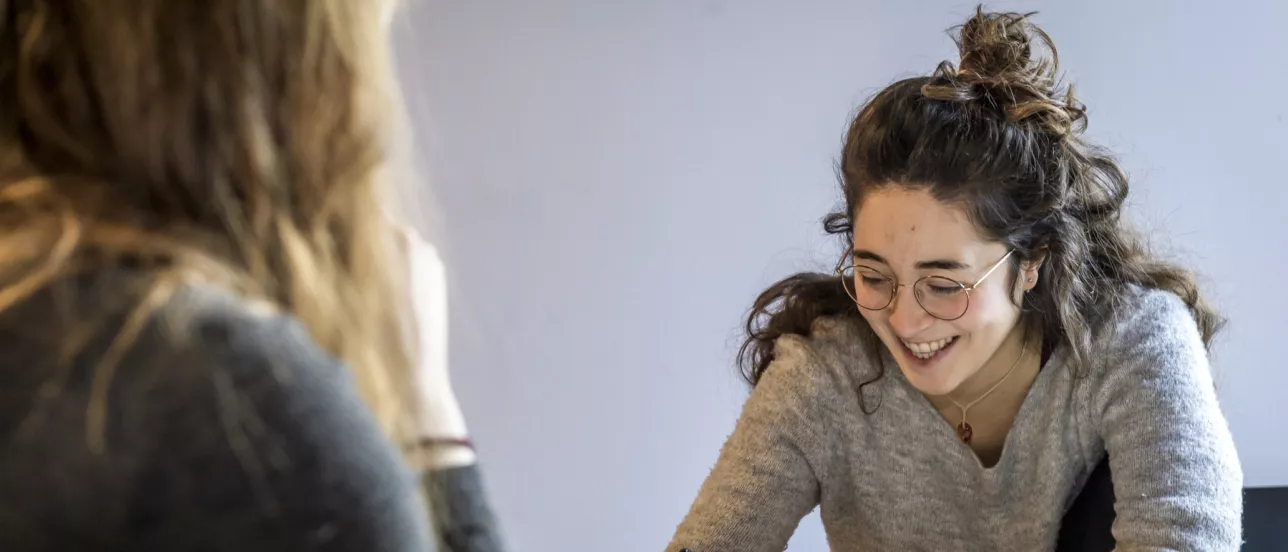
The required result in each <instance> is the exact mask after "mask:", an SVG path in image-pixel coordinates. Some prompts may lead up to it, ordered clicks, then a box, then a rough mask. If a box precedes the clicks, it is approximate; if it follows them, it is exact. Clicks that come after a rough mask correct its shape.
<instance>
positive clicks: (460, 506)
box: [422, 464, 505, 552]
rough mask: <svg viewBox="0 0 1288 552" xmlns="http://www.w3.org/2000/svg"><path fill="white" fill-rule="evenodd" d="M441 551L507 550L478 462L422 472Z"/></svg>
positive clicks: (491, 551) (498, 551)
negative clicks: (489, 501) (484, 486)
mask: <svg viewBox="0 0 1288 552" xmlns="http://www.w3.org/2000/svg"><path fill="white" fill-rule="evenodd" d="M422 479H423V482H424V485H425V494H426V496H428V497H429V505H430V510H431V511H432V512H433V513H434V529H435V534H436V535H437V537H438V547H439V550H440V552H504V550H505V547H504V546H503V545H502V543H501V534H500V529H499V528H498V524H497V521H496V516H495V515H494V514H493V513H492V507H491V505H490V504H488V501H487V493H486V492H485V490H484V488H483V475H482V472H481V471H480V469H479V466H478V464H471V465H469V466H461V467H454V468H446V469H435V470H427V471H426V472H425V473H424V475H423V476H422Z"/></svg>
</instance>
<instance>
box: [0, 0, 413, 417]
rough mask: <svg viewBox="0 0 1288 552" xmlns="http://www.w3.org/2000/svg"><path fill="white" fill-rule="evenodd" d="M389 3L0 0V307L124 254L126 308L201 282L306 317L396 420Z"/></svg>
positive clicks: (400, 314)
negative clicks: (129, 297)
mask: <svg viewBox="0 0 1288 552" xmlns="http://www.w3.org/2000/svg"><path fill="white" fill-rule="evenodd" d="M384 4H385V2H383V1H372V0H209V1H202V2H188V1H175V0H112V1H98V2H60V1H52V0H50V1H42V0H26V1H23V0H0V311H3V310H5V309H9V308H11V307H12V306H14V305H15V304H16V303H19V302H21V301H22V300H23V299H25V298H27V297H29V296H31V295H32V294H33V293H35V292H37V291H39V290H41V289H44V288H45V287H47V286H49V285H51V284H52V283H55V282H58V281H60V280H64V279H66V278H67V277H69V276H71V275H73V274H76V273H78V272H81V271H84V270H95V269H99V268H103V267H109V266H113V265H120V264H124V263H129V264H130V265H132V266H139V265H142V266H147V267H150V271H149V273H151V274H153V275H154V276H155V277H154V278H151V279H150V280H149V282H150V283H149V284H148V286H147V287H148V289H147V290H146V291H147V292H146V293H144V294H142V295H140V297H139V310H138V313H139V314H140V316H136V317H134V319H135V320H136V321H138V320H144V319H146V318H147V313H148V311H149V310H151V309H154V308H155V307H156V305H158V304H160V303H162V302H164V297H165V295H166V293H168V291H169V290H172V289H174V288H175V287H176V285H177V283H179V282H182V281H187V280H190V279H192V278H194V277H195V278H198V279H202V280H205V281H207V282H208V283H214V284H217V285H220V286H223V287H225V288H226V289H229V290H231V291H232V292H234V293H236V294H239V295H241V296H243V297H245V298H247V299H249V300H253V301H262V302H266V303H268V304H271V305H272V306H274V307H275V308H276V309H277V310H280V311H282V312H285V313H289V314H290V315H293V316H294V317H296V318H297V319H299V320H300V321H301V322H302V323H303V324H304V326H305V327H306V328H307V329H308V330H309V331H310V332H311V334H312V336H313V338H314V339H315V340H316V341H317V342H318V343H319V344H320V345H321V346H322V348H323V349H325V350H326V351H328V352H330V353H331V354H333V355H335V356H337V357H339V358H341V359H343V360H345V361H347V363H348V365H349V366H350V367H351V368H352V369H353V371H354V373H355V376H356V380H357V382H358V386H359V390H360V392H361V393H362V394H363V395H364V397H365V398H366V399H367V400H368V402H369V403H370V405H371V406H372V408H373V410H374V411H375V412H376V414H377V416H378V418H379V419H380V420H381V422H382V424H383V426H384V428H385V429H386V430H387V431H389V432H390V434H391V436H392V434H394V433H396V432H398V430H399V425H400V424H399V423H398V422H399V421H400V420H401V417H400V413H401V412H402V410H403V409H402V407H401V405H402V403H403V401H402V400H401V399H402V397H401V395H400V393H401V391H400V390H401V389H405V388H406V387H408V386H406V385H402V381H403V380H405V379H406V378H408V377H409V371H410V369H411V361H410V359H411V358H412V355H413V354H414V351H412V350H411V349H410V347H411V344H410V343H411V341H412V340H409V339H407V336H406V335H405V329H406V328H407V325H406V321H407V320H408V318H407V310H406V309H405V308H404V307H402V306H401V305H403V304H405V302H404V301H401V300H399V298H398V294H399V290H400V289H402V286H403V285H404V284H405V282H401V281H400V278H399V276H398V275H399V274H401V273H402V272H401V271H400V269H399V268H398V267H399V263H400V262H402V260H401V259H400V258H399V257H398V256H397V254H396V249H395V248H394V242H393V239H392V238H393V233H392V229H393V227H392V225H391V223H390V221H389V220H388V218H387V217H386V216H385V210H384V207H385V206H384V205H383V204H382V201H383V199H382V197H383V195H382V194H383V193H384V192H383V186H382V181H383V180H384V178H382V176H381V175H382V172H383V171H384V167H385V165H386V162H385V161H386V160H385V156H386V151H387V149H388V144H387V141H388V139H389V136H390V132H389V128H390V127H389V121H390V115H391V110H390V109H389V107H390V106H392V105H396V103H397V96H396V87H395V86H393V76H392V70H391V68H390V67H389V64H390V62H389V52H388V51H387V50H388V40H387V37H386V36H385V35H386V31H385V24H384V22H383V21H382V19H383V17H384V10H385V9H386V8H387V6H384ZM122 333H123V335H124V334H126V333H128V329H127V331H125V332H122ZM105 370H106V369H105ZM100 376H101V379H104V380H109V379H110V372H108V373H107V374H105V375H100ZM95 388H96V389H104V388H105V387H104V386H103V385H99V382H97V381H96V382H95ZM90 415H91V418H90V422H91V424H90V425H91V426H93V425H95V414H94V406H93V403H91V413H90ZM101 415H102V413H101V412H100V413H99V414H98V417H100V418H101ZM99 425H101V420H99Z"/></svg>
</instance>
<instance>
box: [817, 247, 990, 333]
mask: <svg viewBox="0 0 1288 552" xmlns="http://www.w3.org/2000/svg"><path fill="white" fill-rule="evenodd" d="M1013 253H1015V250H1014V249H1012V250H1011V251H1008V252H1007V253H1006V255H1004V256H1002V259H1001V260H999V261H997V263H996V264H994V265H993V266H992V267H991V268H989V269H988V272H985V273H984V275H983V276H980V277H979V279H978V280H975V283H974V284H971V285H969V286H968V285H966V284H963V283H961V282H958V281H957V280H953V279H952V278H945V277H943V276H926V277H924V278H922V279H920V280H917V281H916V282H915V283H913V284H912V296H913V297H916V298H917V304H918V305H921V308H922V309H925V311H926V313H928V314H930V316H933V317H935V318H938V319H940V320H949V321H951V320H957V319H958V318H961V317H962V316H965V315H966V310H967V309H969V308H970V294H971V292H972V291H975V289H976V288H978V287H979V284H980V283H981V282H983V281H984V279H985V278H988V276H989V275H990V274H992V273H993V272H995V271H996V270H997V267H999V266H1002V263H1005V262H1006V260H1007V259H1009V258H1011V254H1013ZM841 262H842V263H844V262H845V261H841ZM836 273H837V274H839V275H840V276H841V286H842V287H844V288H845V293H847V294H849V296H850V298H851V299H853V300H854V303H855V304H857V305H858V306H859V307H860V308H863V309H867V310H874V311H878V310H881V309H884V308H886V307H888V306H890V304H891V303H893V302H894V296H895V294H897V293H898V292H899V288H900V287H903V286H905V285H907V284H899V283H896V282H895V280H894V279H893V278H890V277H887V276H886V275H884V274H882V273H881V272H879V271H878V270H876V269H875V268H872V267H870V266H867V265H862V264H858V263H855V264H853V265H851V266H838V267H836Z"/></svg>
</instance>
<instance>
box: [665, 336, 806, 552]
mask: <svg viewBox="0 0 1288 552" xmlns="http://www.w3.org/2000/svg"><path fill="white" fill-rule="evenodd" d="M804 347H805V345H804V344H803V343H801V340H800V338H798V337H796V336H787V337H784V338H782V339H780V340H779V342H778V344H777V350H776V359H775V360H774V362H773V363H772V364H771V365H770V366H769V368H768V370H767V371H766V372H765V373H764V375H763V376H762V377H761V379H760V382H759V383H758V384H757V385H756V387H755V389H754V390H753V391H752V393H751V396H750V398H748V400H747V402H746V403H745V405H744V406H743V410H742V415H741V417H740V418H739V420H738V423H737V426H736V427H735V429H734V432H733V434H732V435H731V436H730V437H729V439H728V440H727V441H726V442H725V444H724V448H723V449H722V450H721V452H720V458H719V460H717V462H716V465H715V468H714V469H713V470H712V471H711V474H710V475H709V476H708V477H707V479H706V482H705V483H703V485H702V489H701V491H699V493H698V497H697V500H695V501H694V503H693V505H692V507H691V508H690V510H689V514H688V515H687V516H686V517H685V518H684V521H683V523H681V524H680V526H679V528H678V530H677V531H676V533H675V537H674V539H673V540H672V541H671V544H670V546H668V547H667V549H666V550H667V551H668V552H678V551H680V550H686V549H687V550H691V551H692V552H781V551H782V550H783V548H784V547H786V545H787V541H788V540H789V539H790V538H791V535H792V533H793V532H794V531H795V530H796V526H797V525H798V524H799V523H800V520H801V518H803V517H804V516H805V514H807V513H809V511H810V510H811V509H812V508H813V507H814V506H816V505H817V504H818V501H819V493H820V488H819V481H821V480H822V479H823V477H824V474H823V473H821V470H822V469H824V466H825V465H824V463H823V462H822V461H821V459H822V458H824V457H825V449H826V448H827V440H826V439H825V438H824V437H823V436H822V435H821V432H820V431H819V429H818V427H816V424H820V423H823V422H822V421H821V419H820V416H823V415H824V413H823V404H824V402H825V401H826V400H827V398H826V397H824V396H822V395H823V394H824V393H826V392H830V391H829V390H828V387H829V384H828V382H827V381H826V380H827V378H826V377H824V376H823V375H822V374H821V369H820V367H819V365H818V363H817V362H816V360H815V359H814V358H812V357H811V356H810V355H808V354H807V352H806V351H805V350H804Z"/></svg>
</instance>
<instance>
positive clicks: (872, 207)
mask: <svg viewBox="0 0 1288 552" xmlns="http://www.w3.org/2000/svg"><path fill="white" fill-rule="evenodd" d="M854 250H855V260H856V262H857V263H860V264H864V265H867V266H870V267H872V268H874V269H876V271H878V272H880V273H881V275H883V276H885V277H887V278H891V279H893V280H894V281H895V282H896V283H899V284H907V285H905V286H901V287H899V288H898V291H897V293H896V295H895V298H894V301H893V302H892V303H891V304H890V306H888V307H886V308H885V309H882V310H877V311H873V310H867V309H860V312H861V313H862V315H863V317H864V318H865V319H866V320H867V321H868V324H869V325H870V326H871V327H872V329H873V330H874V331H875V332H876V334H877V335H878V336H879V337H880V338H881V341H882V343H884V344H885V346H886V348H887V349H889V351H890V353H891V355H892V356H893V357H894V359H895V361H896V362H897V363H898V365H899V369H900V371H902V372H903V375H904V377H905V378H906V379H907V380H908V382H909V383H911V384H912V386H913V387H915V388H916V389H917V390H918V391H921V393H922V394H924V395H925V396H926V398H927V399H928V400H929V402H930V403H931V404H932V405H933V406H934V407H935V408H936V409H937V410H938V411H939V412H940V413H941V414H942V415H943V417H944V418H945V420H946V421H947V422H948V423H950V424H951V425H953V426H956V425H957V423H958V422H959V421H960V420H961V417H962V413H961V410H960V409H959V408H958V407H957V406H956V405H955V404H954V402H953V401H954V400H955V401H956V402H957V403H960V404H962V405H965V404H968V403H970V402H972V401H974V400H975V399H977V398H979V397H980V396H982V395H983V394H984V393H985V392H987V391H988V390H989V389H990V388H991V387H993V385H994V384H997V383H998V382H999V381H1001V382H1002V383H1001V385H1000V386H999V387H998V388H997V389H996V390H995V391H993V392H992V393H991V394H989V395H988V396H987V397H985V398H984V400H982V401H980V402H979V403H977V404H976V405H975V406H972V407H971V408H970V410H969V413H968V420H969V421H970V424H971V426H972V427H973V428H974V434H975V437H974V439H973V440H972V442H971V448H972V449H974V451H975V452H976V454H977V455H979V457H980V459H981V460H982V461H983V462H984V464H986V465H992V464H993V463H995V462H996V460H997V458H998V457H999V456H1000V455H1001V450H1002V446H1003V444H1004V443H1005V438H1006V433H1007V432H1008V430H1009V429H1010V426H1011V422H1012V421H1013V420H1014V418H1015V415H1016V413H1017V412H1018V411H1019V408H1020V406H1021V404H1022V403H1023V399H1024V396H1025V394H1026V393H1027V392H1028V389H1029V387H1030V386H1031V385H1032V383H1033V380H1034V379H1035V378H1036V376H1037V372H1038V368H1039V366H1040V362H1041V361H1040V358H1039V357H1040V354H1039V353H1038V351H1040V350H1041V343H1040V342H1037V340H1036V339H1031V340H1030V342H1029V343H1028V344H1027V345H1025V343H1024V341H1025V336H1024V331H1023V327H1022V325H1020V324H1019V321H1020V305H1022V304H1023V301H1024V292H1025V291H1026V290H1029V289H1032V288H1033V287H1034V286H1036V285H1037V278H1038V268H1039V266H1040V264H1041V263H1040V261H1038V262H1026V263H1022V264H1021V266H1020V267H1019V270H1020V278H1018V279H1013V273H1014V270H1015V269H1014V268H1012V263H1011V261H1010V260H1007V261H1006V262H1005V263H1003V264H1002V266H1000V267H999V268H998V269H997V270H995V271H994V272H993V273H992V274H990V275H989V276H988V277H987V278H985V279H984V280H983V281H982V282H980V284H979V286H978V287H977V288H975V289H974V290H973V291H971V293H970V307H969V309H967V311H966V313H965V314H964V315H963V316H962V317H961V318H958V319H956V320H952V321H946V320H940V319H938V318H935V317H933V316H931V315H930V314H929V313H927V312H926V311H925V310H924V309H923V308H922V307H921V305H920V304H918V303H917V300H916V298H915V297H914V296H913V291H912V284H913V283H914V282H916V281H917V280H918V279H920V278H923V277H925V276H943V277H947V278H951V279H953V280H956V281H958V282H961V283H963V284H966V285H967V286H970V285H971V284H974V283H975V282H976V281H978V280H979V278H980V277H981V276H983V275H984V274H985V273H986V272H987V271H988V270H989V268H991V267H992V266H993V265H994V264H996V263H997V262H998V261H999V260H1000V259H1002V258H1003V257H1004V256H1006V254H1007V253H1008V251H1009V249H1008V248H1007V247H1006V246H1005V245H1004V244H1001V243H996V242H990V241H986V240H985V239H983V238H982V237H981V236H980V234H979V232H978V231H977V229H976V228H975V227H974V225H973V224H972V223H971V222H970V220H969V219H968V218H967V216H966V214H965V213H964V212H963V211H962V210H961V209H959V208H957V207H955V206H951V205H947V204H945V203H943V202H940V201H939V200H937V199H935V198H934V197H933V196H932V195H930V193H929V192H926V191H923V190H908V189H903V188H899V187H888V188H885V189H882V190H879V191H875V192H873V193H871V194H869V195H868V196H867V197H866V198H865V200H864V201H863V202H862V204H861V205H860V206H859V209H858V212H857V216H856V217H855V226H854ZM936 261H947V263H936ZM928 263H929V266H928ZM935 265H956V266H935ZM1012 282H1014V283H1015V285H1014V286H1013V287H1012V286H1011V284H1012ZM949 337H954V338H956V341H955V342H954V343H953V344H952V345H951V346H950V347H949V348H948V349H947V350H946V351H944V352H943V353H940V354H939V355H937V357H936V358H935V359H934V360H933V361H931V362H930V363H929V364H928V365H927V364H925V363H920V362H917V361H916V359H915V357H914V356H913V355H912V353H911V351H909V350H908V348H907V347H906V346H905V345H904V343H905V342H913V343H926V342H933V341H937V340H940V339H943V338H949ZM1021 349H1024V350H1026V351H1027V352H1026V353H1025V354H1024V355H1023V358H1021ZM1017 360H1018V361H1019V364H1017V363H1016V362H1017ZM1012 366H1015V371H1014V372H1012V373H1011V374H1010V376H1009V377H1006V378H1005V379H1003V378H1004V376H1006V374H1007V372H1008V370H1010V369H1011V367H1012Z"/></svg>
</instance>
